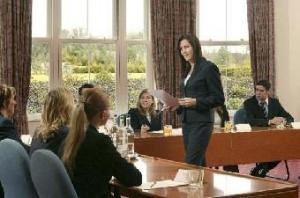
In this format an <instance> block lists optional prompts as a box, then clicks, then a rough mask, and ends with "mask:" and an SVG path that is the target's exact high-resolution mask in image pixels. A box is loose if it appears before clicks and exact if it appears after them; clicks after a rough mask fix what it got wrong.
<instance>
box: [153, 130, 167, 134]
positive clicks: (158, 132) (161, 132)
mask: <svg viewBox="0 0 300 198" xmlns="http://www.w3.org/2000/svg"><path fill="white" fill-rule="evenodd" d="M150 133H157V134H163V133H164V131H163V130H160V131H151V132H150Z"/></svg>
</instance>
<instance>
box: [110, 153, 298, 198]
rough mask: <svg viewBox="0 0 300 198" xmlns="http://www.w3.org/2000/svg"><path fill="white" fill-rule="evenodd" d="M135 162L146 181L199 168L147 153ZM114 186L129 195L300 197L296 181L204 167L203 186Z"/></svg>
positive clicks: (174, 197)
mask: <svg viewBox="0 0 300 198" xmlns="http://www.w3.org/2000/svg"><path fill="white" fill-rule="evenodd" d="M134 164H135V166H136V167H137V168H138V169H139V170H140V171H141V172H142V175H143V182H152V181H159V180H166V179H174V177H175V175H176V173H177V171H178V169H198V168H199V167H197V166H193V165H188V164H185V163H180V162H174V161H169V160H164V159H159V158H154V157H146V156H139V157H138V160H136V161H134ZM112 186H113V188H117V189H118V190H119V191H120V192H121V194H122V195H125V196H129V197H172V198H177V197H178V198H179V197H180V198H185V197H186V198H187V197H188V198H198V197H199V198H200V197H257V196H259V197H277V198H279V197H280V198H285V197H287V198H292V197H298V187H297V185H296V184H291V183H287V182H283V181H277V180H276V181H275V180H270V179H269V180H268V179H262V178H256V177H252V176H247V175H239V174H233V173H226V172H223V171H218V170H213V169H209V168H204V184H203V187H201V188H196V187H191V186H188V185H186V186H180V187H168V188H156V189H150V190H141V189H139V188H136V187H132V188H126V187H124V186H122V185H120V184H118V183H117V182H116V181H114V182H113V183H112Z"/></svg>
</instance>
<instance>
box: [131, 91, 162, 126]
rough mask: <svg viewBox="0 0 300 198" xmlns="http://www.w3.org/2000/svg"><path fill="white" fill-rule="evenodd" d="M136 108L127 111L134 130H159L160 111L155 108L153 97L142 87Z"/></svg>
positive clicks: (160, 123) (160, 124)
mask: <svg viewBox="0 0 300 198" xmlns="http://www.w3.org/2000/svg"><path fill="white" fill-rule="evenodd" d="M136 106H137V108H132V109H130V110H129V111H128V115H129V116H130V118H131V126H132V128H133V130H134V131H141V132H146V131H159V130H161V129H162V113H161V111H158V110H155V102H154V97H153V95H151V94H150V93H149V91H148V90H147V89H144V90H143V91H142V92H141V93H140V95H139V98H138V102H137V105H136Z"/></svg>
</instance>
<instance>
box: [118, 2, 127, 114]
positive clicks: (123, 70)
mask: <svg viewBox="0 0 300 198" xmlns="http://www.w3.org/2000/svg"><path fill="white" fill-rule="evenodd" d="M118 5H119V6H118V26H119V28H118V41H117V49H116V50H117V68H116V71H117V76H116V78H117V86H116V107H117V112H119V113H124V112H127V111H128V80H127V43H126V0H119V1H118Z"/></svg>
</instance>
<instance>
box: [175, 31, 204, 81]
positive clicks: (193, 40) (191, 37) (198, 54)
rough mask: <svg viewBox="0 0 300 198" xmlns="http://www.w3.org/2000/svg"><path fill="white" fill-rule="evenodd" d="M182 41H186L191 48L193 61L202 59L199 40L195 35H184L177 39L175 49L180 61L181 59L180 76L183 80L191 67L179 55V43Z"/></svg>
mask: <svg viewBox="0 0 300 198" xmlns="http://www.w3.org/2000/svg"><path fill="white" fill-rule="evenodd" d="M182 40H187V41H188V42H189V43H190V44H191V46H192V48H193V52H194V60H195V61H196V62H197V61H199V60H200V58H203V57H202V50H201V44H200V41H199V39H198V38H197V37H196V36H195V35H193V34H185V35H182V36H181V37H180V38H179V40H178V43H177V49H178V53H179V56H180V59H181V70H182V74H183V76H182V77H183V78H185V77H186V75H187V74H188V72H189V71H190V69H191V65H190V63H189V62H188V61H186V60H185V59H184V57H183V56H182V55H181V49H180V42H181V41H182Z"/></svg>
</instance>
